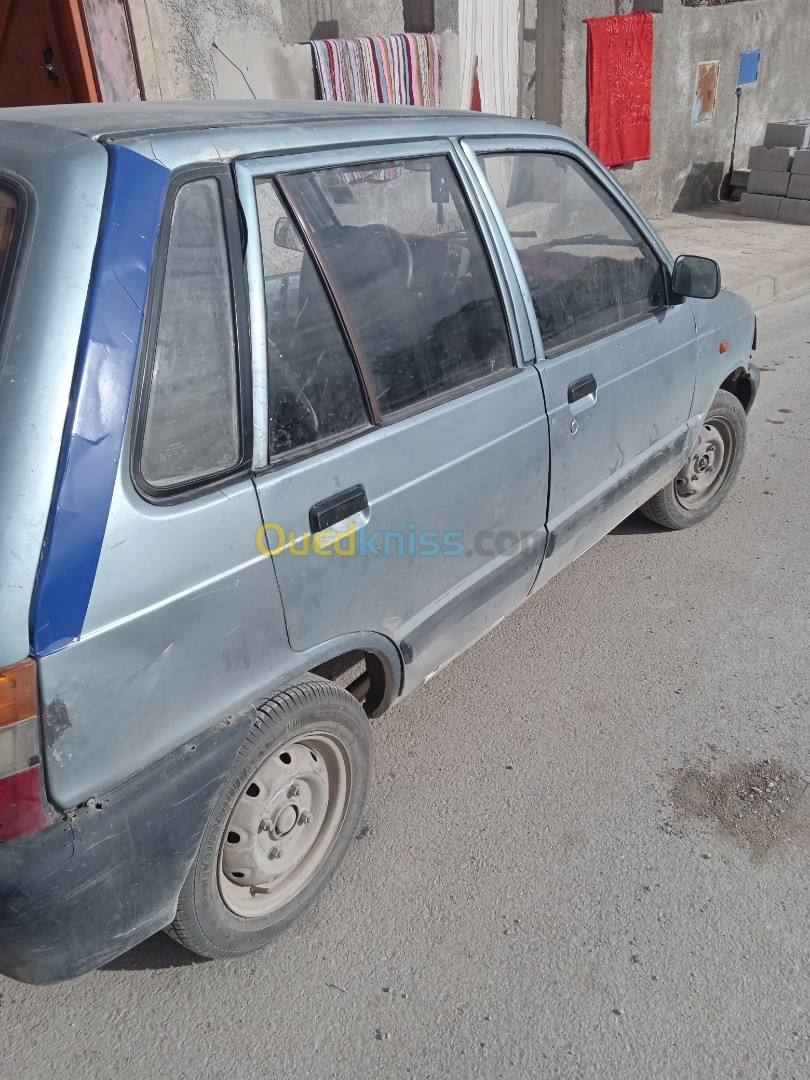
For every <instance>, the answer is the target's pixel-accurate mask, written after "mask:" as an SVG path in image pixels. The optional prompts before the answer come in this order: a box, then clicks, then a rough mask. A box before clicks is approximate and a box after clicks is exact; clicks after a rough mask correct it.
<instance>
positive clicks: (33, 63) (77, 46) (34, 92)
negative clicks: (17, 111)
mask: <svg viewBox="0 0 810 1080" xmlns="http://www.w3.org/2000/svg"><path fill="white" fill-rule="evenodd" d="M99 99H100V94H99V91H98V82H97V79H96V74H95V69H94V65H93V59H92V56H91V52H90V46H89V39H88V35H87V27H86V24H85V20H84V13H83V11H82V8H81V5H80V2H79V0H0V106H10V105H56V104H62V103H66V102H72V101H98V100H99Z"/></svg>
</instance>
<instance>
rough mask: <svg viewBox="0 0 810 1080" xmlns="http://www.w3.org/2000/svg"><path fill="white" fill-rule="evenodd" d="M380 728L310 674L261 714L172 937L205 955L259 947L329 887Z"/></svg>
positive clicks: (352, 830) (353, 830)
mask: <svg viewBox="0 0 810 1080" xmlns="http://www.w3.org/2000/svg"><path fill="white" fill-rule="evenodd" d="M370 776H371V731H370V729H369V725H368V720H367V718H366V715H365V713H364V712H363V709H362V707H361V706H360V704H359V702H358V701H357V700H356V699H355V698H354V697H352V695H351V694H349V693H347V692H346V691H345V690H342V689H340V687H338V686H335V685H334V684H333V683H330V682H328V681H327V680H326V679H321V678H319V677H318V676H317V675H310V676H307V677H306V678H304V679H302V680H301V681H300V682H297V683H295V684H293V685H292V686H288V687H286V688H285V689H284V690H283V691H281V692H280V693H279V694H277V695H276V696H275V697H274V698H272V699H271V700H270V701H267V702H265V703H264V704H263V705H261V706H260V707H259V708H258V719H257V721H256V722H255V723H254V726H253V729H252V731H251V733H250V735H249V736H248V738H247V739H246V741H245V742H244V744H243V745H242V748H241V749H240V751H239V756H238V757H237V760H236V763H235V765H234V767H233V769H232V771H231V774H230V776H229V778H228V781H227V783H226V785H225V788H224V790H223V792H222V795H221V796H220V799H219V802H218V804H217V806H216V809H215V810H214V812H213V814H212V816H211V819H210V820H209V822H208V825H207V827H206V830H205V833H204V834H203V839H202V843H201V845H200V849H199V852H198V854H197V859H196V861H195V863H194V865H193V866H192V868H191V870H190V872H189V875H188V877H187V878H186V881H185V883H184V885H183V888H182V890H181V892H180V898H179V901H178V905H177V914H176V917H175V920H174V922H173V923H172V925H171V927H169V929H168V931H167V932H168V933H169V934H170V936H171V937H173V938H174V939H175V940H176V941H178V942H179V943H180V944H181V945H184V946H185V947H186V948H187V949H190V950H191V952H194V953H196V954H197V955H198V956H205V957H209V958H217V957H226V956H235V955H237V954H239V953H245V952H250V951H252V950H253V949H258V948H261V946H263V945H265V944H267V942H269V941H271V940H272V939H273V938H275V937H276V936H277V935H278V934H280V933H281V932H282V931H283V930H285V929H286V928H287V927H288V926H289V925H290V924H291V923H292V922H293V921H294V920H295V919H296V918H297V917H298V916H299V915H300V914H302V913H303V912H304V911H305V910H306V909H307V908H308V907H310V905H311V904H313V903H314V902H315V900H316V899H317V897H318V896H319V895H320V893H321V892H323V890H324V889H325V888H326V885H327V883H328V881H329V879H330V878H331V876H332V875H333V874H334V872H335V870H336V869H337V867H338V865H339V863H340V861H341V859H342V858H343V855H344V854H345V852H346V849H347V847H348V846H349V844H350V843H351V841H352V839H353V838H354V836H355V835H356V834H357V830H358V828H359V824H360V816H361V814H362V812H363V807H364V805H365V801H366V794H367V792H368V785H369V779H370Z"/></svg>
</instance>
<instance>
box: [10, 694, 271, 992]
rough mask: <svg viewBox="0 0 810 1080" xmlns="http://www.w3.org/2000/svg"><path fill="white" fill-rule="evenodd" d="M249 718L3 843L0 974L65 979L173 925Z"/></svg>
mask: <svg viewBox="0 0 810 1080" xmlns="http://www.w3.org/2000/svg"><path fill="white" fill-rule="evenodd" d="M254 718H255V711H254V710H253V709H252V708H250V709H247V710H245V711H244V712H242V713H239V714H238V715H237V716H235V717H233V718H231V719H230V720H229V721H226V722H224V723H222V724H218V725H217V726H216V727H214V728H211V729H210V730H209V731H207V732H205V734H203V735H201V736H200V737H199V738H197V739H195V740H194V741H193V742H191V743H188V744H186V745H185V746H183V747H181V748H180V749H179V750H176V751H174V753H172V754H170V755H169V756H168V757H166V758H164V759H163V760H162V761H160V762H158V763H157V764H156V765H154V766H152V767H151V768H149V769H146V770H145V771H144V772H142V773H140V774H139V775H138V776H135V777H133V778H132V779H131V780H128V781H126V782H125V783H124V784H121V785H120V786H119V787H117V788H115V789H114V790H113V791H111V792H110V793H109V794H108V795H104V796H102V797H100V798H99V799H94V800H91V801H90V802H91V804H92V805H91V804H88V805H85V806H82V807H79V808H78V809H76V810H75V811H70V813H68V814H65V815H63V817H62V818H60V820H59V821H57V822H56V823H54V824H53V825H51V826H49V827H48V828H47V829H44V830H43V831H42V832H38V833H34V834H33V835H31V836H27V837H24V838H22V839H20V840H12V841H8V842H7V843H4V844H0V973H2V974H3V975H7V976H9V977H10V978H12V979H19V980H21V981H22V982H30V983H54V982H60V981H62V980H63V979H72V978H75V977H76V976H78V975H83V974H84V973H85V972H87V971H92V970H93V969H94V968H97V967H100V966H101V965H102V964H105V963H107V962H108V961H109V960H112V959H113V958H114V957H116V956H119V955H120V954H121V953H123V952H126V951H127V949H130V948H132V946H133V945H136V944H137V943H138V942H140V941H143V940H144V939H145V938H147V937H149V936H150V935H151V934H154V933H156V932H157V931H158V930H162V929H163V928H164V927H165V926H168V925H169V923H170V922H171V921H172V919H173V918H174V914H175V911H176V907H177V898H178V895H179V893H180V889H181V887H182V885H183V882H184V881H185V878H186V876H187V874H188V871H189V869H190V867H191V864H192V863H193V861H194V858H195V856H196V853H197V849H198V847H199V843H200V839H201V836H202V832H203V830H204V828H205V825H206V823H207V821H208V818H209V816H210V814H211V811H212V810H213V808H214V805H215V803H216V800H217V798H218V797H219V793H220V791H221V790H222V785H223V783H224V782H225V778H226V777H227V775H228V773H229V771H230V769H231V766H232V765H233V762H234V760H235V758H236V754H237V752H238V750H239V747H240V746H241V744H242V742H243V741H244V738H245V736H246V735H247V733H248V730H249V729H250V726H251V724H252V722H253V719H254Z"/></svg>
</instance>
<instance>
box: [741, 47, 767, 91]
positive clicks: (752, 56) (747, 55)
mask: <svg viewBox="0 0 810 1080" xmlns="http://www.w3.org/2000/svg"><path fill="white" fill-rule="evenodd" d="M761 59H762V52H761V50H760V49H751V50H749V51H748V52H744V53H741V55H740V72H739V75H738V76H737V86H752V85H753V84H754V83H755V82H757V80H758V79H759V64H760V61H761Z"/></svg>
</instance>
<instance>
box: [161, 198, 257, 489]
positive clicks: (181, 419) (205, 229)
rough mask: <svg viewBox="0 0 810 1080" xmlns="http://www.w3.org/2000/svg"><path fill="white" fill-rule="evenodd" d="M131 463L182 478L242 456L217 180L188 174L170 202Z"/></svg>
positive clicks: (181, 483)
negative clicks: (147, 376) (136, 453)
mask: <svg viewBox="0 0 810 1080" xmlns="http://www.w3.org/2000/svg"><path fill="white" fill-rule="evenodd" d="M154 302H157V304H159V315H158V327H157V335H156V340H155V346H154V359H153V363H152V370H151V380H150V385H149V389H148V399H147V405H146V415H145V419H144V423H143V435H142V443H141V455H140V472H141V476H142V478H143V480H144V481H145V482H146V484H147V485H149V486H150V487H151V488H154V489H157V490H158V491H164V490H167V489H172V488H180V487H187V486H188V485H191V484H195V483H197V482H199V481H202V480H204V479H208V478H212V477H216V476H220V475H221V474H222V473H225V472H228V471H229V470H231V469H233V468H234V467H235V466H236V465H237V464H238V463H239V461H240V460H241V457H242V445H241V424H240V419H239V377H238V363H237V347H236V327H235V319H234V306H233V292H232V285H231V271H230V263H229V258H228V245H227V240H226V231H225V219H224V214H223V206H222V197H221V193H220V187H219V183H218V181H217V180H216V179H215V178H214V177H206V178H204V179H200V180H193V181H191V182H189V183H187V184H185V185H184V186H183V187H181V188H180V189H179V191H178V194H177V197H176V199H175V203H174V208H173V210H172V218H171V229H170V233H169V243H168V247H167V249H166V269H165V276H164V279H163V285H162V290H161V291H160V295H159V296H157V297H156V298H155V301H154Z"/></svg>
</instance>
